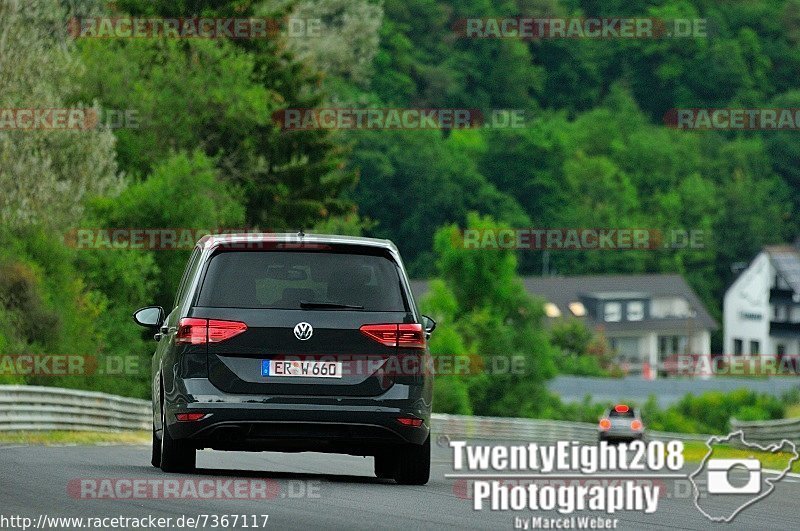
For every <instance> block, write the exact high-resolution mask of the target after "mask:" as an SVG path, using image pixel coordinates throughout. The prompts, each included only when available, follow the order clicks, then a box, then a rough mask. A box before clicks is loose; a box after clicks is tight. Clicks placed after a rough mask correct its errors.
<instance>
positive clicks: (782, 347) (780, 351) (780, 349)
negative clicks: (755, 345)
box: [775, 343, 786, 358]
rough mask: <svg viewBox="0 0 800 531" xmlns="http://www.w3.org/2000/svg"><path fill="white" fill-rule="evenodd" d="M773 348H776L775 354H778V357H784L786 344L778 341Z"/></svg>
mask: <svg viewBox="0 0 800 531" xmlns="http://www.w3.org/2000/svg"><path fill="white" fill-rule="evenodd" d="M775 350H776V354H778V357H779V358H782V357H784V356H785V355H786V345H784V344H783V343H778V344H777V345H776V346H775Z"/></svg>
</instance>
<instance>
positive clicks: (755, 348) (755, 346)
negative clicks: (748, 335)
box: [750, 340, 761, 356]
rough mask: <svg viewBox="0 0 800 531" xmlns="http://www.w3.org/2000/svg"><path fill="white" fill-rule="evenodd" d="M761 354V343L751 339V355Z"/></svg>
mask: <svg viewBox="0 0 800 531" xmlns="http://www.w3.org/2000/svg"><path fill="white" fill-rule="evenodd" d="M759 354H761V344H760V343H759V342H758V341H755V340H753V341H750V355H751V356H758V355H759Z"/></svg>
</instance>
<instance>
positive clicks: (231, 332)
mask: <svg viewBox="0 0 800 531" xmlns="http://www.w3.org/2000/svg"><path fill="white" fill-rule="evenodd" d="M246 330H247V325H246V324H244V323H242V322H239V321H221V320H218V319H197V318H194V317H185V318H183V319H181V321H180V323H179V324H178V332H177V334H176V336H175V341H176V342H177V343H186V344H189V345H204V344H206V343H220V342H222V341H225V340H227V339H230V338H232V337H234V336H238V335H239V334H241V333H242V332H244V331H246Z"/></svg>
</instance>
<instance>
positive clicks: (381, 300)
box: [198, 251, 406, 311]
mask: <svg viewBox="0 0 800 531" xmlns="http://www.w3.org/2000/svg"><path fill="white" fill-rule="evenodd" d="M301 302H326V303H336V304H347V305H354V306H363V308H364V310H367V311H406V308H405V304H404V302H403V296H402V293H401V288H400V277H399V275H398V272H397V267H396V266H395V264H394V262H392V261H391V260H389V259H388V258H385V257H382V256H373V255H359V254H340V253H319V252H317V253H314V252H298V251H289V252H273V251H269V252H252V251H250V252H223V253H220V254H217V255H215V256H214V257H213V258H212V259H211V262H210V263H209V266H208V271H207V273H206V277H205V280H204V281H203V287H202V289H201V291H200V297H199V299H198V306H208V307H216V308H281V309H300V303H301Z"/></svg>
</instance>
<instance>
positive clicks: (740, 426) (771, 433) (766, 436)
mask: <svg viewBox="0 0 800 531" xmlns="http://www.w3.org/2000/svg"><path fill="white" fill-rule="evenodd" d="M737 430H742V434H743V435H744V439H745V440H746V441H747V442H755V443H777V442H780V441H781V440H783V439H788V440H790V441H792V442H793V443H795V444H797V445H800V419H781V420H762V421H747V422H745V421H740V420H736V419H731V431H737Z"/></svg>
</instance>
